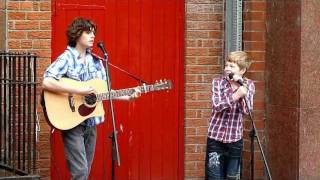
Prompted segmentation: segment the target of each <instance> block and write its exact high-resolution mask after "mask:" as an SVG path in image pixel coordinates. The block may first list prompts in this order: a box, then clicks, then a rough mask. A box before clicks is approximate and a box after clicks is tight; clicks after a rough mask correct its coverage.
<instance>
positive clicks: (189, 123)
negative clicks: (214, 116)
mask: <svg viewBox="0 0 320 180" xmlns="http://www.w3.org/2000/svg"><path fill="white" fill-rule="evenodd" d="M190 108H191V107H190ZM185 125H186V127H201V126H203V127H206V126H207V125H208V120H204V119H200V118H193V119H187V120H186V122H185Z"/></svg>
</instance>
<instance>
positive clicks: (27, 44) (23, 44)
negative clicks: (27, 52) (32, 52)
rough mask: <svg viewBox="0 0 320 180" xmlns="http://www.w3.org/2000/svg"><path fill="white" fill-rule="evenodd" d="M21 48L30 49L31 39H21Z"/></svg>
mask: <svg viewBox="0 0 320 180" xmlns="http://www.w3.org/2000/svg"><path fill="white" fill-rule="evenodd" d="M21 48H22V49H31V48H32V41H31V40H22V41H21Z"/></svg>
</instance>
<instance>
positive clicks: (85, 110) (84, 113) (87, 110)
mask: <svg viewBox="0 0 320 180" xmlns="http://www.w3.org/2000/svg"><path fill="white" fill-rule="evenodd" d="M95 108H96V107H95V106H94V107H87V106H86V105H84V104H82V105H80V106H79V109H78V112H79V114H80V115H81V116H88V115H89V114H91V113H92V112H93V111H94V109H95Z"/></svg>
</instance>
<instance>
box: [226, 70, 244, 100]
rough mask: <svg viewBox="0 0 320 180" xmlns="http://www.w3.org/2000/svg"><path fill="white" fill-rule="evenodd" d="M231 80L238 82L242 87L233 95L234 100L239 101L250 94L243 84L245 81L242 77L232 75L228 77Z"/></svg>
mask: <svg viewBox="0 0 320 180" xmlns="http://www.w3.org/2000/svg"><path fill="white" fill-rule="evenodd" d="M228 77H229V79H232V80H233V81H235V82H237V83H238V84H239V85H240V87H239V88H238V89H237V91H236V92H235V93H234V94H233V99H234V100H238V99H240V98H242V97H244V96H246V95H247V94H248V89H247V87H246V86H245V85H244V84H243V79H242V77H241V76H240V75H237V74H234V73H230V74H229V75H228Z"/></svg>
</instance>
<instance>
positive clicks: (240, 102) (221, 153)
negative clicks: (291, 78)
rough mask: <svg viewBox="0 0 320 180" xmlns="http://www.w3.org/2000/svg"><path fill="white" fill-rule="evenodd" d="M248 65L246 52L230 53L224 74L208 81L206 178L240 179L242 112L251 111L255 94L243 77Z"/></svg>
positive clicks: (215, 179)
mask: <svg viewBox="0 0 320 180" xmlns="http://www.w3.org/2000/svg"><path fill="white" fill-rule="evenodd" d="M250 64H251V60H250V59H249V57H248V55H247V53H246V52H243V51H235V52H231V53H230V54H229V56H228V59H227V60H226V62H225V67H224V75H222V76H221V77H218V78H215V79H213V81H212V115H211V119H210V121H209V127H208V137H207V152H206V164H205V175H206V180H220V179H221V180H224V179H240V163H241V156H242V148H243V140H242V138H243V115H244V114H248V113H249V111H251V110H252V107H253V95H254V93H255V86H254V84H253V81H252V80H250V79H247V78H245V77H243V75H244V73H245V72H246V71H247V70H248V68H249V66H250ZM245 101H246V102H247V103H248V107H249V109H247V106H246V104H245Z"/></svg>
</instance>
